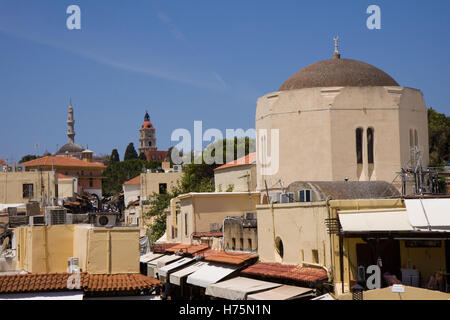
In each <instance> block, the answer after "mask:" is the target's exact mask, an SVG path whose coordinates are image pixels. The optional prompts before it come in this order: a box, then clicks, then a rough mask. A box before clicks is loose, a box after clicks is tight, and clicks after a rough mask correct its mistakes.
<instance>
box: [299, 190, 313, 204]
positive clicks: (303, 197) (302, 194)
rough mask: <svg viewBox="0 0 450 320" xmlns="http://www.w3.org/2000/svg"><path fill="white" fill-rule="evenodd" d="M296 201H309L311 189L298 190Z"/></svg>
mask: <svg viewBox="0 0 450 320" xmlns="http://www.w3.org/2000/svg"><path fill="white" fill-rule="evenodd" d="M298 201H300V202H311V201H312V200H311V189H304V190H300V191H299V192H298Z"/></svg>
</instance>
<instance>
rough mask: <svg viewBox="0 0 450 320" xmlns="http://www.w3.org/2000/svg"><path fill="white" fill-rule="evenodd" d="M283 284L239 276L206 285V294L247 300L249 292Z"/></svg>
mask: <svg viewBox="0 0 450 320" xmlns="http://www.w3.org/2000/svg"><path fill="white" fill-rule="evenodd" d="M279 286H281V284H280V283H274V282H267V281H261V280H255V279H251V278H244V277H237V278H233V279H229V280H225V281H222V282H219V283H216V284H212V285H209V286H207V287H206V292H205V293H206V295H209V296H213V297H217V298H223V299H228V300H246V298H247V295H248V294H249V293H254V292H260V291H264V290H267V289H272V288H276V287H279Z"/></svg>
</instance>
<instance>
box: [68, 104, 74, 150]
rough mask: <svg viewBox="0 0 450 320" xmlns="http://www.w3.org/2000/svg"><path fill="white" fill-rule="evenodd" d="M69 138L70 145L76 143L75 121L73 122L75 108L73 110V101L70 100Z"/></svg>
mask: <svg viewBox="0 0 450 320" xmlns="http://www.w3.org/2000/svg"><path fill="white" fill-rule="evenodd" d="M67 126H68V129H67V136H68V137H69V143H72V144H73V143H75V129H74V126H75V120H73V108H72V99H70V104H69V112H68V117H67Z"/></svg>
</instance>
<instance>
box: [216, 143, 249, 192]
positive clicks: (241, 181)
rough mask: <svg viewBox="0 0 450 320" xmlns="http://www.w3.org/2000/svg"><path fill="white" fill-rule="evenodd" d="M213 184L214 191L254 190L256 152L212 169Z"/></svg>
mask: <svg viewBox="0 0 450 320" xmlns="http://www.w3.org/2000/svg"><path fill="white" fill-rule="evenodd" d="M214 184H215V190H216V192H223V191H233V192H251V191H256V153H255V152H253V153H250V154H248V155H246V156H245V157H242V158H239V159H237V160H234V161H232V162H230V163H226V164H224V165H222V166H220V167H217V168H216V169H214Z"/></svg>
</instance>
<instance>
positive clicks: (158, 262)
mask: <svg viewBox="0 0 450 320" xmlns="http://www.w3.org/2000/svg"><path fill="white" fill-rule="evenodd" d="M181 258H182V257H181V256H177V255H175V254H172V255H170V256H163V257H161V258H159V259H156V260H153V261H150V263H149V264H150V265H155V266H156V267H157V268H158V269H159V268H162V267H164V266H165V265H167V264H169V263H172V262H174V261H177V260H180V259H181Z"/></svg>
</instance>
